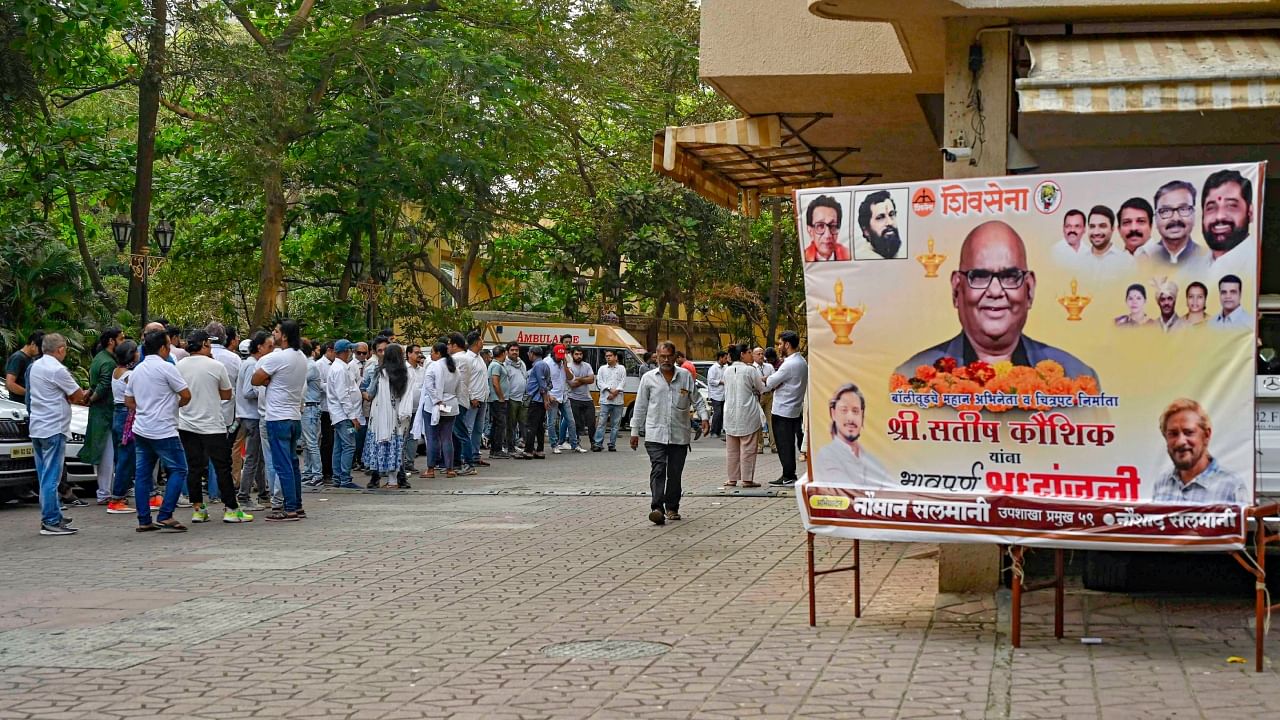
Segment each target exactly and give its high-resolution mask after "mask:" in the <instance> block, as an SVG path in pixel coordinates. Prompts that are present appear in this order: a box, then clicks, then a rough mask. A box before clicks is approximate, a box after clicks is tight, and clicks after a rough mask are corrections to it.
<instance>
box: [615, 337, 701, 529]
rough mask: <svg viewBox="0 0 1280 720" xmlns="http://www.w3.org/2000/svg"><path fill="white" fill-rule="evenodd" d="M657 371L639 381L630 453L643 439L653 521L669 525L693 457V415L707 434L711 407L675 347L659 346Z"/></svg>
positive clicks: (676, 514) (668, 343)
mask: <svg viewBox="0 0 1280 720" xmlns="http://www.w3.org/2000/svg"><path fill="white" fill-rule="evenodd" d="M655 356H656V357H657V359H658V369H656V370H650V371H649V372H647V373H645V374H644V377H642V378H640V389H639V390H638V391H637V392H636V400H635V404H634V406H633V410H632V414H631V449H632V450H635V449H636V448H637V447H638V446H639V444H640V438H641V437H643V438H644V449H645V452H647V453H649V491H650V499H649V520H650V522H652V523H653V524H654V525H665V524H666V522H667V521H668V520H679V519H680V495H681V488H680V481H681V477H682V476H683V474H684V461H685V459H686V458H687V457H688V455H689V443H690V442H691V439H690V435H691V434H692V428H690V427H689V412H690V411H693V412H696V413H697V415H698V419H699V420H701V421H702V432H704V433H705V432H707V430H708V429H709V427H710V423H708V421H707V404H706V401H704V400H703V399H702V394H701V393H699V392H698V385H697V383H695V382H694V380H693V375H691V374H690V373H689V371H688V370H685V369H684V368H681V367H677V366H676V364H675V357H676V346H675V343H673V342H671V341H663V342H661V343H658V351H657V352H656V353H655Z"/></svg>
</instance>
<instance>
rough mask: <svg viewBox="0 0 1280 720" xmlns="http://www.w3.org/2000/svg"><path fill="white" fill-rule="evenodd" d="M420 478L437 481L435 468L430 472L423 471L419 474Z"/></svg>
mask: <svg viewBox="0 0 1280 720" xmlns="http://www.w3.org/2000/svg"><path fill="white" fill-rule="evenodd" d="M418 477H420V478H422V479H424V480H435V479H436V471H435V468H432V469H430V470H423V471H422V472H420V473H418Z"/></svg>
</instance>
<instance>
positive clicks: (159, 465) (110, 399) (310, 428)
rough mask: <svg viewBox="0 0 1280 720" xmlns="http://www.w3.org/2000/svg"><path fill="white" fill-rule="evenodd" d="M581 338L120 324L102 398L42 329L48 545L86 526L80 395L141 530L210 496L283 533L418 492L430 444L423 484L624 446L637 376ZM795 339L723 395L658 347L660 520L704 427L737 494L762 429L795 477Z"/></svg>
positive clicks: (737, 363)
mask: <svg viewBox="0 0 1280 720" xmlns="http://www.w3.org/2000/svg"><path fill="white" fill-rule="evenodd" d="M237 340H239V343H238V344H237ZM570 340H571V337H569V336H565V337H562V338H561V342H559V343H556V344H554V345H550V346H547V347H543V346H536V345H535V346H529V347H523V346H521V345H519V344H517V343H507V344H501V345H497V346H494V347H492V348H485V347H483V344H482V340H481V336H480V333H479V332H478V331H472V332H470V333H468V334H466V335H463V334H462V333H450V334H449V335H447V336H445V337H442V338H440V339H439V340H437V341H436V342H435V343H433V344H431V345H428V346H425V347H423V346H419V345H417V344H413V343H407V344H401V343H398V342H396V339H395V337H394V335H393V334H392V332H391V331H390V330H385V331H383V332H382V333H380V334H379V335H378V337H376V338H374V340H373V341H372V342H369V343H366V342H362V341H359V342H352V341H351V340H348V339H345V338H344V339H337V340H334V341H332V342H323V343H319V342H313V341H312V340H310V339H307V338H303V337H301V332H300V327H299V325H298V323H297V322H296V321H293V320H289V319H284V320H281V321H280V322H279V323H277V324H276V326H275V327H274V328H273V329H272V330H271V332H267V331H265V330H264V331H258V332H255V333H253V334H252V335H251V336H250V337H248V338H244V339H242V340H241V339H239V338H238V337H237V334H236V331H235V329H234V328H230V327H227V326H225V325H223V324H222V323H219V322H211V323H209V324H208V325H207V326H205V327H204V328H199V329H195V330H191V331H189V332H187V333H186V334H185V335H184V334H183V333H182V332H180V331H177V330H176V329H175V328H173V327H172V326H166V325H165V324H164V323H163V322H156V323H151V324H149V325H147V327H146V328H145V329H144V332H143V338H142V344H141V345H139V344H137V343H136V342H135V341H134V340H132V339H131V338H129V337H127V335H126V334H125V333H123V332H122V331H121V330H120V329H118V328H109V329H107V330H105V331H103V332H102V333H101V334H100V337H99V340H98V343H97V346H96V347H95V348H94V357H93V362H92V364H91V367H90V373H89V376H90V380H91V383H90V387H88V388H81V387H80V386H79V385H78V384H77V383H76V381H75V380H74V378H73V377H72V375H71V373H70V372H69V371H68V370H67V368H66V366H65V365H64V364H63V362H64V359H65V356H66V352H67V346H66V340H65V338H63V337H62V336H60V335H57V334H52V333H51V334H47V335H43V337H41V338H37V341H38V343H37V344H38V346H39V347H38V350H37V351H36V352H35V353H28V352H27V349H26V348H24V349H23V350H20V351H19V352H22V353H23V354H24V358H29V359H30V361H29V362H28V363H25V364H24V363H17V364H19V365H25V366H26V367H25V368H16V367H15V361H14V360H13V359H12V358H11V360H10V367H7V368H6V369H7V370H9V369H16V370H18V371H19V374H18V376H17V377H18V378H20V379H21V381H22V382H16V383H15V382H14V381H15V376H14V374H12V373H10V374H8V377H7V378H6V379H7V381H8V383H7V384H9V386H10V388H12V387H13V386H14V385H15V384H16V385H17V386H18V387H19V388H20V389H21V391H22V397H23V398H24V399H25V401H26V402H27V403H28V405H29V406H30V428H31V437H32V442H33V446H34V453H35V456H36V465H37V471H38V475H39V478H40V497H41V527H40V532H41V534H43V535H72V534H75V533H76V532H77V530H76V529H75V527H74V525H73V524H72V521H71V519H70V518H67V517H65V516H63V515H62V514H61V511H62V509H64V508H65V507H66V503H67V502H68V497H72V498H73V497H74V495H73V494H70V493H69V490H68V488H66V487H65V486H61V487H60V481H61V477H62V462H63V453H64V451H65V440H66V436H67V434H68V431H69V426H70V417H71V411H70V408H71V405H72V404H85V405H88V406H89V407H90V408H91V410H90V413H89V421H88V422H89V427H88V430H87V435H86V437H87V438H91V439H93V441H92V442H91V441H89V440H87V441H86V443H85V447H86V449H85V450H84V451H82V452H81V458H82V459H83V460H85V461H86V462H91V463H92V464H94V465H95V466H97V470H98V476H99V488H98V503H99V505H105V506H106V511H107V512H108V513H109V514H121V515H123V514H130V515H135V516H136V518H137V528H136V530H137V532H157V531H159V532H186V531H187V530H188V528H187V526H186V525H184V524H183V523H182V522H180V521H179V520H178V519H177V518H176V517H175V515H176V514H177V511H178V509H180V508H191V510H192V514H191V523H192V524H201V523H207V522H209V521H210V520H211V515H210V511H209V503H210V502H218V503H221V505H222V516H221V519H222V521H223V522H224V523H232V524H241V523H249V522H253V521H254V520H255V518H256V515H255V514H256V513H263V512H265V513H266V515H265V518H264V519H265V520H266V521H269V522H296V521H299V520H303V519H305V518H306V516H307V515H306V511H305V510H304V509H303V496H304V494H305V493H307V492H315V491H319V490H321V489H323V488H343V489H374V488H381V489H408V488H410V487H411V485H410V478H411V477H412V476H413V474H414V473H415V472H416V468H415V462H416V459H417V456H418V454H419V453H418V448H419V445H421V446H423V450H424V451H425V452H424V454H425V456H426V466H425V468H424V469H423V470H421V472H418V473H417V477H418V478H422V479H434V478H439V477H443V478H455V477H459V476H469V475H475V474H477V473H478V472H481V471H482V469H483V468H487V467H491V462H490V461H497V460H509V459H510V460H540V459H545V458H546V456H547V454H548V453H550V454H557V455H558V454H563V453H576V454H585V453H589V452H605V451H608V452H617V450H618V446H617V436H618V431H619V427H620V425H621V422H622V420H623V417H624V415H625V412H626V399H625V395H624V390H625V385H626V378H627V371H626V368H625V367H624V366H623V365H622V363H621V362H620V358H619V357H618V356H617V354H616V353H615V352H613V351H606V352H605V364H604V365H602V366H601V367H599V368H593V367H591V364H590V363H589V362H587V361H585V360H584V357H583V351H582V349H581V348H576V347H574V346H573V345H572V344H571V343H570ZM798 344H799V338H798V337H797V336H796V335H795V333H790V332H788V333H783V335H782V342H781V346H782V348H783V353H784V355H785V356H786V357H787V358H788V360H787V361H786V362H784V363H782V364H781V365H780V366H776V367H775V364H774V363H772V362H770V361H769V357H768V355H769V353H770V352H772V350H773V349H772V348H769V349H768V350H765V349H762V348H755V349H754V350H749V349H748V348H747V346H745V345H736V346H733V347H730V348H728V349H727V350H725V351H723V352H721V353H718V355H717V360H716V365H715V366H714V367H713V369H712V370H713V372H712V373H710V374H709V378H708V379H709V380H711V382H710V383H709V387H708V389H709V393H708V394H709V395H710V398H704V397H703V396H702V392H701V391H700V390H699V387H698V384H697V383H696V382H695V380H696V370H694V371H691V370H690V369H689V368H691V367H692V364H688V365H687V366H686V363H688V361H687V359H685V358H684V357H683V355H682V354H681V353H679V352H678V351H676V349H675V346H674V345H673V344H672V343H669V342H664V343H662V344H660V346H659V347H658V349H657V351H656V352H654V353H652V355H651V356H649V355H647V356H646V366H645V367H642V368H641V371H642V377H641V380H640V384H639V391H638V393H637V395H636V398H635V403H634V410H633V414H632V419H631V437H630V445H631V448H632V449H637V448H638V446H639V443H640V441H641V439H643V442H644V445H645V450H646V452H647V453H648V455H649V458H650V462H651V473H650V487H651V493H652V500H651V510H650V516H649V517H650V519H651V520H652V521H653V522H655V523H657V524H665V522H666V521H668V520H676V519H679V499H680V496H681V492H682V490H681V478H682V473H683V467H684V461H685V458H686V457H687V453H688V449H689V445H690V442H691V440H692V438H691V435H692V434H693V433H694V431H695V430H696V431H698V432H699V434H714V435H717V436H719V437H721V439H723V440H724V441H725V442H726V443H728V450H729V452H728V455H729V461H728V462H729V481H728V482H726V483H725V485H726V486H741V487H746V488H751V487H759V484H758V483H756V482H755V481H754V467H755V455H756V454H757V453H760V452H764V444H763V442H762V440H763V439H765V438H768V439H769V440H770V441H771V444H772V446H773V448H772V449H773V451H774V452H780V454H781V456H782V460H783V474H782V477H780V478H779V479H778V480H775V481H773V482H771V483H770V484H771V485H789V484H791V483H793V482H794V481H795V480H794V478H795V477H796V475H795V454H796V451H797V448H798V447H799V443H800V442H802V438H801V437H800V429H799V428H800V421H799V412H800V403H801V402H802V400H803V396H804V388H805V383H806V382H807V367H806V366H805V365H804V359H803V357H801V356H800V355H799V354H798V353H797V346H798ZM231 348H236V349H237V350H238V351H239V352H236V351H233V350H232V349H231ZM15 355H16V354H15ZM33 355H34V357H33ZM793 358H794V359H793ZM681 361H683V362H681ZM650 362H652V364H649V363H650ZM593 386H594V387H595V388H596V389H597V391H598V393H599V394H598V398H599V400H598V402H599V407H598V408H597V407H596V403H595V401H593V398H592V394H591V391H592V388H593ZM708 400H709V405H710V409H709V407H708ZM691 419H692V421H693V423H692V425H691V422H690V421H691ZM712 428H714V433H712ZM584 436H585V438H586V440H585V442H584V441H583V440H582V438H583V437H584ZM484 449H487V450H488V455H487V457H483V456H482V451H483V450H484ZM356 470H363V471H365V472H367V473H368V477H369V479H368V482H367V483H366V484H364V485H360V484H357V483H356V481H355V479H354V477H353V471H356ZM157 482H160V483H162V484H163V492H161V491H160V490H159V489H157V488H156V487H155V485H156V483H157ZM206 494H207V496H208V497H207V499H206ZM130 496H132V497H133V498H134V502H133V505H132V506H130V503H129V499H130ZM80 504H85V503H83V501H80ZM153 512H154V517H153Z"/></svg>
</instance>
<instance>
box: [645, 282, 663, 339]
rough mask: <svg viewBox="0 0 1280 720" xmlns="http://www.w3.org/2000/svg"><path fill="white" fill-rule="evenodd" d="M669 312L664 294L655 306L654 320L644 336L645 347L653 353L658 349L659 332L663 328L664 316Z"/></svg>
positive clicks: (650, 322)
mask: <svg viewBox="0 0 1280 720" xmlns="http://www.w3.org/2000/svg"><path fill="white" fill-rule="evenodd" d="M666 312H667V296H666V293H663V294H662V295H661V296H659V297H658V301H657V302H656V303H654V305H653V319H652V320H650V321H649V330H648V331H647V332H645V334H644V346H645V348H646V349H647V350H649V351H652V350H654V349H655V348H657V347H658V331H659V330H660V329H661V326H662V316H663V315H664V314H665V313H666Z"/></svg>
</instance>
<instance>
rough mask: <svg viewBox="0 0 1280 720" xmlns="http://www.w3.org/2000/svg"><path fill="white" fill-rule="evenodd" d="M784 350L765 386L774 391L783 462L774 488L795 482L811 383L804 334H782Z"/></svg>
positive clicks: (777, 438) (776, 441) (776, 433)
mask: <svg viewBox="0 0 1280 720" xmlns="http://www.w3.org/2000/svg"><path fill="white" fill-rule="evenodd" d="M778 347H780V348H781V349H782V356H783V358H784V359H783V361H782V366H781V367H779V368H778V370H777V372H775V373H773V374H772V375H770V376H769V379H768V380H766V381H765V387H766V388H767V389H769V390H772V391H773V432H774V438H773V440H774V444H775V448H776V449H777V451H778V460H780V461H781V462H782V477H780V478H778V479H777V480H770V481H769V484H770V485H773V486H774V487H784V486H790V485H795V484H796V480H798V479H799V478H798V477H797V476H796V444H797V442H798V438H799V437H800V433H801V432H803V422H802V421H801V417H802V411H803V409H804V392H805V388H807V387H808V386H809V364H808V363H807V362H805V359H804V356H803V355H801V354H800V336H799V335H798V334H796V333H795V332H794V331H792V330H788V331H786V332H784V333H782V336H781V338H780V339H779V342H778Z"/></svg>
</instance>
